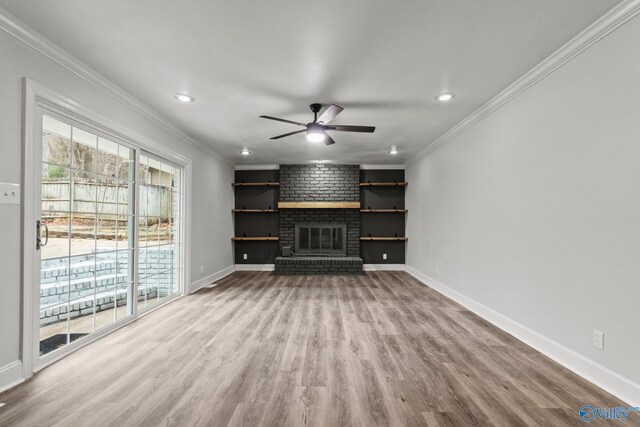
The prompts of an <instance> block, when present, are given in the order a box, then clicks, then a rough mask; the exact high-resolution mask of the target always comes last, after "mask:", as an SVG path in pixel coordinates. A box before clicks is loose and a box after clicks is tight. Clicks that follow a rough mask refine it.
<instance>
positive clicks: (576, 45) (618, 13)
mask: <svg viewBox="0 0 640 427" xmlns="http://www.w3.org/2000/svg"><path fill="white" fill-rule="evenodd" d="M639 13H640V0H625V1H623V2H622V3H620V4H619V5H617V6H616V7H614V8H613V9H611V10H610V11H609V12H607V13H606V14H605V15H603V16H602V17H601V18H600V19H598V20H597V21H596V22H594V23H593V24H591V25H590V26H589V27H587V28H586V29H585V30H584V31H582V32H581V33H579V34H578V35H577V36H575V37H574V38H572V39H571V40H569V41H568V42H567V43H565V44H564V45H563V46H562V47H561V48H560V49H558V50H556V51H555V52H554V53H552V54H551V55H550V56H548V57H547V58H546V59H544V60H543V61H542V62H540V63H539V64H538V65H536V66H535V67H534V68H532V69H531V70H530V71H529V72H527V73H526V74H525V75H523V76H522V77H520V78H519V79H518V80H516V81H515V82H514V83H512V84H511V85H509V86H508V87H507V88H506V89H504V90H503V91H502V92H500V93H499V94H498V95H496V96H495V97H493V98H492V99H491V100H489V101H488V102H487V103H486V104H484V105H483V106H481V107H480V108H478V109H477V110H475V111H474V112H473V113H471V114H470V115H469V116H467V117H466V118H465V119H463V120H462V121H461V122H459V123H458V124H457V125H455V126H454V127H452V128H451V129H449V130H448V131H447V132H445V133H444V134H442V135H441V136H440V137H438V138H437V139H435V140H433V141H431V142H430V143H429V144H427V146H426V147H425V148H423V149H422V150H420V151H419V152H418V153H416V154H415V155H413V156H412V157H411V158H409V160H407V162H406V163H405V164H404V166H408V165H410V164H411V163H413V162H415V161H417V160H419V159H421V158H423V157H425V156H426V155H428V154H429V153H431V152H433V151H434V150H436V149H437V148H438V147H440V146H441V145H444V144H446V143H447V142H449V141H451V140H452V139H453V138H455V137H456V136H457V135H458V134H460V133H462V132H464V131H465V130H467V129H469V128H470V127H471V126H473V125H475V124H476V123H478V122H479V121H480V120H482V119H484V118H485V117H487V116H488V115H490V114H491V113H493V112H494V111H496V110H498V109H499V108H500V107H502V106H504V105H505V104H507V103H508V102H510V101H511V100H513V99H514V98H516V97H517V96H518V95H520V94H521V93H523V92H525V91H526V90H528V89H529V88H530V87H532V86H534V85H535V84H537V83H538V82H540V81H541V80H543V79H544V78H545V77H547V76H548V75H550V74H551V73H553V72H554V71H555V70H557V69H558V68H560V67H562V66H563V65H564V64H566V63H567V62H569V61H571V60H572V59H573V58H575V57H576V56H577V55H579V54H580V53H582V52H583V51H584V50H586V49H588V48H589V47H591V46H593V45H594V44H596V43H597V42H599V41H600V40H602V39H603V38H604V37H606V36H608V35H609V34H610V33H612V32H613V31H615V30H616V29H618V28H619V27H621V26H622V25H624V24H625V23H626V22H628V21H629V20H630V19H632V18H633V17H635V16H636V15H638V14H639Z"/></svg>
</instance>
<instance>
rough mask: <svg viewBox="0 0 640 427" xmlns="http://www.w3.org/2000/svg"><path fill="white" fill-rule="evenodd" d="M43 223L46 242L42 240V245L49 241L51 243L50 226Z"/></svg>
mask: <svg viewBox="0 0 640 427" xmlns="http://www.w3.org/2000/svg"><path fill="white" fill-rule="evenodd" d="M42 225H44V243H42V242H40V247H42V246H47V243H49V226H48V225H47V224H42Z"/></svg>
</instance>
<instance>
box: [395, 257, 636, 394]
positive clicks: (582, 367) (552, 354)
mask: <svg viewBox="0 0 640 427" xmlns="http://www.w3.org/2000/svg"><path fill="white" fill-rule="evenodd" d="M405 271H406V272H407V273H409V274H411V275H412V276H413V277H415V278H416V279H418V280H419V281H421V282H422V283H424V284H425V285H426V286H429V287H430V288H432V289H433V290H435V291H437V292H439V293H441V294H442V295H444V296H446V297H448V298H451V299H452V300H454V301H456V302H457V303H459V304H461V305H463V306H464V307H466V308H468V309H469V310H471V311H472V312H474V313H475V314H477V315H478V316H480V317H482V318H483V319H485V320H486V321H488V322H490V323H492V324H493V325H495V326H497V327H498V328H500V329H502V330H503V331H505V332H507V333H509V334H511V335H513V336H514V337H516V338H517V339H519V340H520V341H522V342H524V343H525V344H527V345H528V346H530V347H532V348H534V349H535V350H537V351H539V352H540V353H542V354H544V355H545V356H547V357H549V358H551V359H553V360H554V361H556V362H557V363H559V364H561V365H562V366H564V367H565V368H567V369H569V370H571V371H573V372H574V373H576V374H578V375H580V376H581V377H583V378H584V379H586V380H587V381H590V382H592V383H593V384H595V385H597V386H598V387H600V388H602V389H603V390H605V391H607V392H609V393H611V394H612V395H614V396H616V397H617V398H619V399H621V400H623V401H624V402H626V403H628V404H629V405H632V406H640V385H639V384H637V383H635V382H633V381H631V380H630V379H628V378H625V377H623V376H622V375H620V374H618V373H616V372H613V371H612V370H610V369H609V368H606V367H604V366H602V365H600V364H598V363H596V362H594V361H593V360H591V359H589V358H587V357H585V356H583V355H582V354H580V353H578V352H576V351H574V350H571V349H569V348H567V347H565V346H563V345H562V344H560V343H558V342H556V341H553V340H551V339H549V338H547V337H546V336H544V335H542V334H540V333H539V332H536V331H534V330H532V329H529V328H528V327H526V326H524V325H522V324H520V323H518V322H516V321H515V320H512V319H510V318H508V317H506V316H504V315H503V314H500V313H498V312H497V311H495V310H493V309H491V308H489V307H487V306H485V305H483V304H481V303H479V302H477V301H475V300H473V299H471V298H469V297H467V296H465V295H463V294H461V293H460V292H458V291H456V290H454V289H452V288H450V287H448V286H446V285H444V284H442V283H440V282H438V281H437V280H435V279H433V278H431V277H429V276H427V275H426V274H424V273H422V272H420V271H418V270H416V269H415V268H413V267H411V266H409V265H407V266H406V269H405ZM585 403H588V402H585Z"/></svg>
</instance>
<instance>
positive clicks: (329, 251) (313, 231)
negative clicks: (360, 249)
mask: <svg viewBox="0 0 640 427" xmlns="http://www.w3.org/2000/svg"><path fill="white" fill-rule="evenodd" d="M295 254H296V255H314V256H319V255H327V256H346V255H347V225H346V224H329V223H314V224H296V225H295Z"/></svg>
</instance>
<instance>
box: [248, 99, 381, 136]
mask: <svg viewBox="0 0 640 427" xmlns="http://www.w3.org/2000/svg"><path fill="white" fill-rule="evenodd" d="M309 108H311V111H312V112H313V121H312V122H310V123H307V124H304V123H300V122H294V121H293V120H287V119H279V118H278V117H272V116H260V117H262V118H263V119H269V120H277V121H279V122H285V123H291V124H293V125H298V126H302V127H304V129H301V130H297V131H294V132H289V133H285V134H282V135H278V136H274V137H273V138H270V139H280V138H284V137H285V136H291V135H295V134H298V133H302V132H306V133H307V140H308V141H311V142H322V141H324V143H325V144H326V145H331V144H335V143H336V142H335V141H334V140H333V138H331V137H330V136H329V135H328V134H327V133H326V131H328V130H336V131H340V132H365V133H373V131H375V130H376V128H375V127H374V126H353V125H329V122H331V120H333V119H334V118H335V117H336V116H337V115H338V114H340V113H341V112H342V110H344V108H342V107H340V106H338V105H335V104H332V105H330V106H329V107H328V108H327V109H326V110H324V113H322V115H321V116H320V117H318V113H319V112H320V109H321V108H322V105H320V104H311V105H310V106H309Z"/></svg>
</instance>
